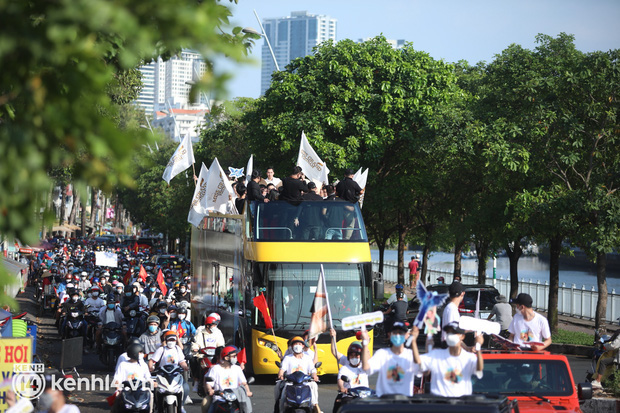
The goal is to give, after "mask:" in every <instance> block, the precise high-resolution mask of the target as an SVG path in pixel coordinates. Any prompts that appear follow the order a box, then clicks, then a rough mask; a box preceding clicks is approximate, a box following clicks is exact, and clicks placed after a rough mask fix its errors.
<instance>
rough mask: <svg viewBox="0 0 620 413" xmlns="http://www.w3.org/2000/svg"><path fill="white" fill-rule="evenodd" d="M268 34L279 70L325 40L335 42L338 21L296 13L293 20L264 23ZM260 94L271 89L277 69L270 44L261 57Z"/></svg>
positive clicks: (305, 12) (263, 49)
mask: <svg viewBox="0 0 620 413" xmlns="http://www.w3.org/2000/svg"><path fill="white" fill-rule="evenodd" d="M263 28H264V29H265V34H266V35H267V38H268V39H269V42H270V43H271V47H272V48H273V52H274V54H275V56H276V60H277V61H278V66H279V67H280V69H284V67H285V66H286V65H287V64H288V63H289V62H290V61H291V60H293V59H295V58H297V57H303V56H307V55H309V54H310V53H312V48H313V47H314V46H316V45H318V44H319V43H321V42H324V41H325V40H330V39H331V40H336V19H332V18H331V17H329V16H325V15H315V14H308V12H307V11H295V12H292V13H291V15H290V16H287V17H280V18H273V19H265V20H264V21H263ZM261 61H262V69H261V94H263V93H265V91H266V90H267V89H269V85H270V84H271V74H272V73H273V72H274V71H275V70H276V66H275V64H274V62H273V59H272V57H271V52H270V51H269V46H268V45H267V42H265V43H264V44H263V48H262V53H261Z"/></svg>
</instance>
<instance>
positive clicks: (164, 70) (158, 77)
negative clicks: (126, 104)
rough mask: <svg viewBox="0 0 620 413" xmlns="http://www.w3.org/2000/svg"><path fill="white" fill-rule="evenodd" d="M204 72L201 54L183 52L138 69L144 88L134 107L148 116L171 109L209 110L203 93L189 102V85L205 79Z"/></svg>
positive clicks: (191, 51) (189, 51)
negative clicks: (139, 107) (137, 106)
mask: <svg viewBox="0 0 620 413" xmlns="http://www.w3.org/2000/svg"><path fill="white" fill-rule="evenodd" d="M206 68H207V66H206V64H205V62H204V60H203V59H202V57H201V56H200V54H199V53H197V52H195V51H193V50H189V49H183V51H182V52H181V54H180V55H177V56H173V57H171V58H170V59H169V60H166V61H164V60H162V58H161V57H158V58H157V60H155V61H153V62H151V63H149V64H147V65H143V66H141V67H140V71H141V72H142V82H143V84H144V86H143V88H142V91H141V93H140V96H139V97H138V100H137V102H136V103H137V104H139V105H140V106H141V107H142V108H144V110H145V112H146V113H147V114H152V113H153V112H156V111H158V110H167V109H169V108H170V107H175V108H187V109H194V108H195V109H203V108H208V107H209V106H208V103H209V102H208V101H207V98H206V96H205V95H204V94H203V93H201V94H199V96H198V101H196V102H190V101H189V91H190V89H191V87H192V83H194V82H196V81H197V80H198V79H200V78H201V77H202V76H203V75H204V73H205V71H206Z"/></svg>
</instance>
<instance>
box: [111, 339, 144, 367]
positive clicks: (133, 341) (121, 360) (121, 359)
mask: <svg viewBox="0 0 620 413" xmlns="http://www.w3.org/2000/svg"><path fill="white" fill-rule="evenodd" d="M133 344H141V345H142V350H141V351H142V352H143V353H144V344H142V342H141V341H140V339H138V338H135V337H133V338H130V339H129V342H128V343H127V351H125V352H124V353H123V354H121V355H120V356H118V360H116V368H115V370H118V367H119V366H120V365H121V363H124V362H126V361H129V358H130V357H129V347H131V346H132V345H133ZM138 363H139V364H141V365H143V366H144V367H145V368H146V369H147V370H148V369H149V365H148V364H146V362H145V361H144V357H143V358H141V359H140V360H138Z"/></svg>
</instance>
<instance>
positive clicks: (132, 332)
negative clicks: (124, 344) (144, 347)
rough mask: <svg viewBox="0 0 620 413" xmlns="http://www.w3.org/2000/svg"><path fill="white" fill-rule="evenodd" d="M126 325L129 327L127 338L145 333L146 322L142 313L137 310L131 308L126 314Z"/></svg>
mask: <svg viewBox="0 0 620 413" xmlns="http://www.w3.org/2000/svg"><path fill="white" fill-rule="evenodd" d="M125 326H126V327H127V338H128V339H129V338H132V337H135V338H138V337H140V336H141V335H142V333H144V322H143V320H142V314H141V313H140V312H138V311H136V310H129V312H128V313H127V314H125Z"/></svg>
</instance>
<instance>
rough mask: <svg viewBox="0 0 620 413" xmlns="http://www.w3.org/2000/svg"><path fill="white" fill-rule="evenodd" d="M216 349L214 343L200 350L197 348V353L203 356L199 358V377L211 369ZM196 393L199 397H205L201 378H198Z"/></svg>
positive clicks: (214, 362)
mask: <svg viewBox="0 0 620 413" xmlns="http://www.w3.org/2000/svg"><path fill="white" fill-rule="evenodd" d="M216 350H217V349H216V348H215V344H214V345H213V347H205V348H201V349H200V350H198V354H200V355H202V356H203V357H201V358H199V364H200V371H201V374H200V377H205V376H206V374H207V373H208V372H209V370H210V369H211V367H212V366H213V365H214V364H216V361H217V357H216ZM198 395H199V396H200V397H205V390H204V383H203V381H202V379H200V382H199V386H198Z"/></svg>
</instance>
